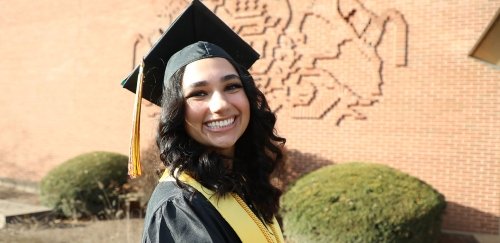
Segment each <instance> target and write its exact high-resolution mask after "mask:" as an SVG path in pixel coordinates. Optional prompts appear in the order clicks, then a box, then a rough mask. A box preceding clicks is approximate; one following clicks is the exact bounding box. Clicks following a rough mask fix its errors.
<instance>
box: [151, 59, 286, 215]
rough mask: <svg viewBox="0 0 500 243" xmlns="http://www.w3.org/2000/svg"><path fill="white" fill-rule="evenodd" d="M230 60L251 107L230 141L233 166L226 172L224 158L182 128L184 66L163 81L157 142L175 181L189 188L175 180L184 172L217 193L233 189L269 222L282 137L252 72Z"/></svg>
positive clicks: (274, 206) (274, 201)
mask: <svg viewBox="0 0 500 243" xmlns="http://www.w3.org/2000/svg"><path fill="white" fill-rule="evenodd" d="M230 62H231V63H232V65H233V66H234V67H235V69H236V70H237V72H238V74H239V75H240V79H241V82H242V85H243V89H244V91H245V94H246V96H247V99H248V102H249V105H250V120H249V124H248V127H247V128H246V130H245V132H244V133H243V135H242V136H241V137H240V138H239V139H238V141H237V142H236V144H235V154H234V158H232V159H233V164H232V165H233V166H232V169H231V170H228V169H227V167H226V165H225V163H224V159H227V158H225V157H224V156H222V155H220V154H218V153H216V152H215V151H213V150H211V149H209V148H207V147H206V146H204V145H202V144H200V143H198V142H197V141H195V140H194V139H192V138H191V137H190V136H189V135H188V134H187V132H186V129H185V121H184V119H185V100H184V95H183V93H182V77H183V75H184V70H185V67H183V68H181V69H179V70H178V71H177V72H176V73H175V74H174V75H173V76H172V78H171V79H170V80H169V81H168V82H165V87H164V90H163V98H162V111H161V115H160V121H159V127H158V135H157V138H156V142H157V145H158V148H159V150H160V158H161V160H162V162H163V163H164V164H165V166H166V167H167V168H168V169H169V170H170V174H171V176H173V177H174V178H175V179H176V181H177V184H178V185H180V186H181V187H183V188H186V189H188V190H190V191H191V192H193V189H192V188H190V187H188V186H186V185H185V184H183V183H182V182H181V181H179V179H178V175H179V174H180V172H185V173H187V174H189V175H190V176H192V177H193V178H194V179H196V180H197V181H198V182H199V183H200V184H202V185H203V186H204V187H206V188H208V189H210V190H212V191H214V192H215V195H216V196H217V197H221V196H224V195H226V194H227V193H231V192H234V193H238V194H239V195H240V196H242V197H243V198H244V200H246V201H247V202H248V203H251V204H253V205H254V206H255V208H256V210H257V213H258V214H259V215H260V216H261V217H262V218H263V219H264V220H265V221H266V222H268V223H269V222H271V221H272V217H273V216H274V215H276V214H277V212H278V209H279V197H280V196H281V191H280V190H279V189H278V188H276V187H275V186H273V185H272V184H271V174H272V173H273V172H274V171H275V170H276V169H277V168H278V166H279V165H280V163H281V162H282V159H283V154H282V152H281V151H282V150H281V147H282V146H283V145H284V144H285V141H286V140H285V139H284V138H282V137H279V136H278V135H277V134H276V130H275V124H276V116H275V115H274V113H272V112H271V110H270V108H269V105H268V103H267V100H266V98H265V96H264V94H262V92H261V91H260V90H259V89H257V87H256V85H255V82H254V80H253V78H252V76H251V75H250V74H249V73H248V72H247V71H246V70H245V69H244V68H242V67H240V66H239V65H238V64H236V63H234V62H232V61H230Z"/></svg>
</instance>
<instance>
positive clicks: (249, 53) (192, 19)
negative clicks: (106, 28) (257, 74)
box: [122, 0, 259, 106]
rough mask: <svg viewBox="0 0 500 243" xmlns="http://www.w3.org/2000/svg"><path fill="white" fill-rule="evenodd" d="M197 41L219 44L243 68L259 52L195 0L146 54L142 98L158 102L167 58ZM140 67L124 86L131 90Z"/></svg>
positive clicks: (250, 62)
mask: <svg viewBox="0 0 500 243" xmlns="http://www.w3.org/2000/svg"><path fill="white" fill-rule="evenodd" d="M198 41H206V42H209V43H212V44H215V45H217V46H219V47H221V48H222V49H223V50H225V51H226V52H227V53H228V54H229V55H230V56H231V57H232V58H233V60H234V61H235V62H236V63H238V64H240V65H242V66H243V67H245V68H246V69H249V68H250V67H251V66H252V64H253V63H254V62H255V61H256V60H257V59H258V58H259V54H258V53H257V52H256V51H255V50H254V49H253V48H252V47H251V46H250V45H249V44H247V43H246V42H245V41H244V40H243V39H241V37H240V36H238V34H236V33H235V32H234V31H233V30H231V28H230V27H229V26H227V25H226V24H225V23H224V22H223V21H222V20H221V19H219V18H218V17H217V16H216V15H215V14H214V13H213V12H212V11H210V9H208V8H207V7H205V5H203V4H202V3H201V2H200V1H199V0H194V1H192V2H191V4H190V5H189V6H188V7H187V8H186V9H185V10H184V12H182V13H181V15H180V16H179V17H177V19H176V20H174V22H173V23H172V24H171V25H170V27H169V28H168V29H167V30H166V31H165V33H163V35H162V36H161V37H160V39H159V40H158V41H157V42H156V44H154V46H153V48H151V50H150V51H149V53H147V54H146V55H145V57H144V70H143V72H144V83H143V90H142V92H143V93H142V97H143V98H144V99H146V100H148V101H150V102H152V103H154V104H156V105H158V106H160V102H161V94H162V89H163V80H164V73H165V67H166V64H167V62H168V61H169V60H170V58H171V57H172V56H173V55H174V54H175V53H177V52H178V51H180V50H181V49H183V48H184V47H186V46H188V45H190V44H193V43H196V42H198ZM183 57H185V58H190V57H188V56H186V55H182V56H179V57H177V58H178V59H182V58H183ZM176 61H177V62H181V61H186V60H176ZM186 64H187V63H186ZM179 68H180V67H179ZM139 69H140V67H137V68H135V70H134V71H133V72H132V73H130V75H129V76H128V77H127V78H126V79H125V80H123V82H122V85H123V87H124V88H126V89H128V90H130V91H132V92H134V93H135V90H136V85H137V78H138V75H139ZM175 71H176V70H174V72H175ZM172 73H173V72H172Z"/></svg>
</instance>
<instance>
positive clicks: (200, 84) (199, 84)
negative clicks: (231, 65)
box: [188, 73, 240, 88]
mask: <svg viewBox="0 0 500 243" xmlns="http://www.w3.org/2000/svg"><path fill="white" fill-rule="evenodd" d="M235 79H237V80H240V76H239V75H237V74H234V73H231V74H228V75H225V76H222V77H221V78H220V81H221V82H228V81H231V80H235ZM207 85H208V81H206V80H202V81H198V82H194V83H192V84H191V85H189V86H188V87H190V88H197V87H203V86H207Z"/></svg>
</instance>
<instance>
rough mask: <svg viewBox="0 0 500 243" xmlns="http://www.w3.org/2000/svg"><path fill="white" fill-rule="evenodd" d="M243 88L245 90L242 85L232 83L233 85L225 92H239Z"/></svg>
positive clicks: (227, 87) (228, 86)
mask: <svg viewBox="0 0 500 243" xmlns="http://www.w3.org/2000/svg"><path fill="white" fill-rule="evenodd" d="M241 88H243V85H241V84H240V83H231V84H228V85H227V86H226V88H225V90H227V91H237V90H240V89H241Z"/></svg>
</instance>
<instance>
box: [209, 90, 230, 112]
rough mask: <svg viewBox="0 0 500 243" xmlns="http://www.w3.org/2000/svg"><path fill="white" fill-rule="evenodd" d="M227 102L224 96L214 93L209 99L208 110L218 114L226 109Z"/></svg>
mask: <svg viewBox="0 0 500 243" xmlns="http://www.w3.org/2000/svg"><path fill="white" fill-rule="evenodd" d="M228 106H229V102H228V101H227V98H226V97H225V95H224V94H221V93H220V92H214V93H213V94H212V97H211V98H210V103H209V108H210V111H211V112H213V113H220V112H222V111H224V110H225V109H227V107H228Z"/></svg>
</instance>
